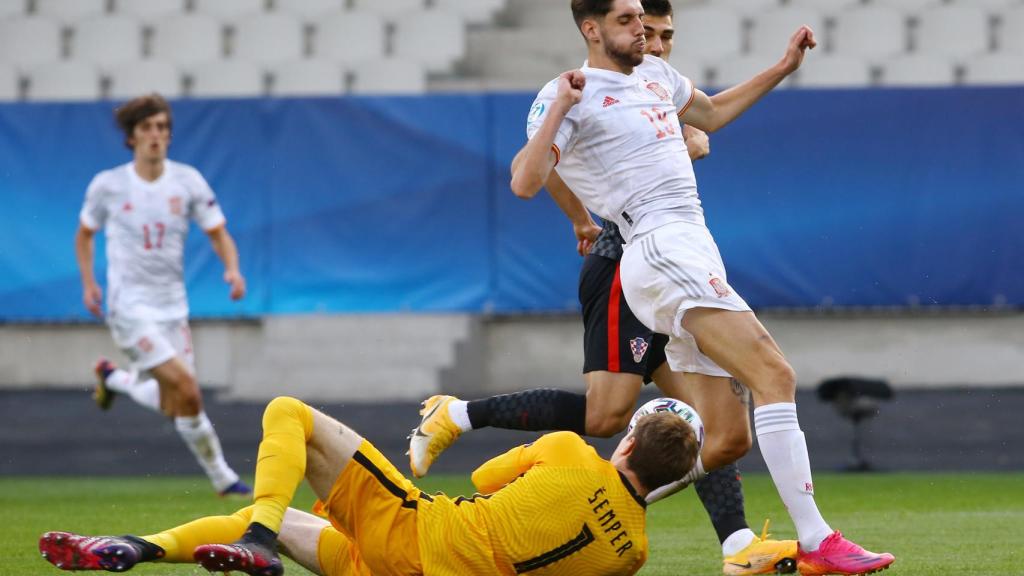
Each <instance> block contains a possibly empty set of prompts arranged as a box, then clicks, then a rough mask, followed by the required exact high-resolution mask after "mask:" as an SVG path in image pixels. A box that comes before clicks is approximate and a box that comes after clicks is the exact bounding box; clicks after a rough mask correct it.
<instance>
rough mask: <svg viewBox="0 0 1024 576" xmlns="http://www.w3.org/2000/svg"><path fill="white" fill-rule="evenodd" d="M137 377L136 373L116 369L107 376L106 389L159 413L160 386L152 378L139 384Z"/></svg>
mask: <svg viewBox="0 0 1024 576" xmlns="http://www.w3.org/2000/svg"><path fill="white" fill-rule="evenodd" d="M138 376H139V375H138V373H137V372H134V371H128V370H121V369H120V368H118V369H116V370H114V371H113V372H111V373H110V375H109V376H107V388H109V389H111V390H113V391H114V392H117V393H118V394H124V395H126V396H129V397H130V398H131V399H132V400H134V401H135V402H136V403H138V404H141V405H142V406H145V407H146V408H149V409H150V410H152V411H154V412H159V411H160V384H159V383H158V382H157V381H156V380H155V379H154V378H148V379H146V380H143V381H141V382H139V379H138Z"/></svg>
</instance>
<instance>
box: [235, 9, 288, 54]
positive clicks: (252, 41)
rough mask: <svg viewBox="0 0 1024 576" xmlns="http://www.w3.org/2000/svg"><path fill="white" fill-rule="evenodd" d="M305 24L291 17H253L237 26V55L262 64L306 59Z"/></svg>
mask: <svg viewBox="0 0 1024 576" xmlns="http://www.w3.org/2000/svg"><path fill="white" fill-rule="evenodd" d="M302 51H303V33H302V24H301V23H300V22H299V20H298V19H296V18H295V17H294V16H292V15H289V14H253V15H251V16H248V17H245V18H243V19H242V20H239V21H238V23H237V24H236V25H235V44H234V53H233V56H234V57H235V58H238V59H240V60H248V61H250V62H256V63H259V64H274V63H278V62H285V61H289V60H298V59H300V58H301V57H302Z"/></svg>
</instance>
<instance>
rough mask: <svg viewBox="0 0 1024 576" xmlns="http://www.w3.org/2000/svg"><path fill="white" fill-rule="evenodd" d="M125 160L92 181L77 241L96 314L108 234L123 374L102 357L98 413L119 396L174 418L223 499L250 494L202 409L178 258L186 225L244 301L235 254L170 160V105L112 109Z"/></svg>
mask: <svg viewBox="0 0 1024 576" xmlns="http://www.w3.org/2000/svg"><path fill="white" fill-rule="evenodd" d="M115 118H116V120H117V123H118V125H119V126H120V128H121V129H122V130H123V131H124V134H125V145H126V146H127V147H128V148H129V149H130V150H132V153H133V159H132V161H131V162H128V163H126V164H122V165H120V166H117V167H115V168H111V169H110V170H104V171H103V172H100V173H99V174H97V175H96V176H95V177H94V178H93V180H92V182H91V183H90V184H89V188H88V191H87V192H86V197H85V204H84V206H83V207H82V211H81V213H80V215H79V226H78V232H77V234H76V235H75V255H76V257H77V260H78V268H79V272H80V273H81V276H82V293H83V294H82V297H83V300H84V302H85V306H86V308H88V309H89V311H90V312H92V313H93V314H94V315H96V316H102V315H103V312H102V299H103V292H102V290H101V288H100V285H99V283H97V281H96V277H95V275H94V273H93V253H94V246H95V241H94V236H95V234H96V231H98V230H99V229H101V228H105V229H106V239H107V313H106V322H107V325H108V326H109V328H110V332H111V335H112V336H113V339H114V343H115V344H116V345H117V347H118V348H120V349H121V350H122V351H123V352H124V353H125V355H126V356H128V358H129V359H130V360H131V365H130V369H129V370H122V369H118V368H117V367H115V366H114V364H113V363H111V362H109V361H107V360H100V361H99V362H98V363H97V365H96V369H95V370H96V377H97V385H96V391H95V394H94V398H95V400H96V402H97V404H99V406H100V407H101V408H103V409H107V408H109V407H110V403H111V402H112V401H113V399H114V397H115V396H116V395H117V394H125V395H127V396H129V397H131V398H132V399H133V400H135V401H136V402H137V403H139V404H141V405H143V406H145V407H147V408H150V409H152V410H154V411H157V412H162V413H164V414H166V415H167V416H170V417H172V418H173V419H174V427H175V429H177V431H178V434H180V435H181V438H182V439H183V440H184V441H185V444H187V445H188V447H189V450H191V451H192V454H193V455H194V456H195V457H196V460H198V462H199V464H200V466H202V468H203V470H204V471H205V472H206V475H207V476H208V477H209V478H210V482H211V483H212V484H213V487H214V489H215V490H216V491H217V492H218V493H220V494H221V495H224V496H228V495H232V496H234V495H238V496H248V495H249V494H250V493H251V492H252V490H251V489H250V488H249V487H248V486H246V485H245V483H243V482H241V481H240V480H239V478H238V474H236V473H235V471H234V470H232V469H231V467H230V466H228V464H227V462H226V461H225V460H224V454H223V452H222V450H221V445H220V440H219V439H218V438H217V432H216V431H215V430H214V429H213V424H211V423H210V419H209V418H207V416H206V413H205V412H204V411H203V402H202V396H201V393H200V391H199V385H198V384H197V382H196V378H195V366H194V361H193V350H192V337H191V333H190V331H189V326H188V302H187V300H186V297H185V282H184V273H183V254H184V251H185V238H186V236H187V234H188V229H189V221H190V220H192V221H195V222H196V223H197V224H198V225H199V226H200V227H201V228H202V229H203V230H204V231H205V232H206V234H207V235H208V236H209V238H210V243H211V244H212V246H213V250H214V252H216V253H217V256H219V257H220V259H221V261H222V262H223V263H224V281H225V282H227V283H228V284H229V285H230V297H231V299H232V300H238V299H240V298H242V297H243V296H244V295H245V278H244V277H243V276H242V274H241V272H240V271H239V268H238V249H237V248H236V246H235V242H234V240H233V239H232V238H231V235H230V234H229V233H228V230H227V227H226V226H225V220H224V214H223V213H222V212H221V209H220V206H219V205H218V204H217V198H216V197H215V196H214V194H213V190H211V189H210V186H209V185H208V184H207V183H206V180H205V179H203V177H202V175H201V174H200V173H199V172H198V171H197V170H196V169H195V168H193V167H191V166H188V165H185V164H181V163H179V162H174V161H172V160H169V159H168V158H167V148H168V146H169V144H170V141H171V122H172V119H171V108H170V106H169V105H168V104H167V101H166V100H164V99H163V98H162V97H160V96H159V95H157V94H151V95H148V96H142V97H140V98H136V99H134V100H132V101H130V102H127V103H125V104H124V105H123V106H121V107H120V108H118V109H117V110H116V111H115Z"/></svg>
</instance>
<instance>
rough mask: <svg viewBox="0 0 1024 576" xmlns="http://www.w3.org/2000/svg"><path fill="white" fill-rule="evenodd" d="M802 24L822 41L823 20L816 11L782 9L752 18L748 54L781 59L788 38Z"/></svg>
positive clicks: (823, 31) (808, 9)
mask: <svg viewBox="0 0 1024 576" xmlns="http://www.w3.org/2000/svg"><path fill="white" fill-rule="evenodd" d="M804 24H806V25H808V26H810V27H811V29H812V30H814V32H815V34H817V35H818V40H819V41H820V40H821V39H822V35H823V34H824V33H825V19H824V18H823V17H822V15H821V13H820V12H818V11H816V10H813V9H810V8H782V9H779V10H771V11H768V12H762V13H761V14H758V15H757V16H756V17H754V28H753V30H752V31H751V35H750V52H751V53H753V54H772V55H773V56H775V57H776V58H781V57H782V54H783V53H784V52H785V51H786V45H787V43H788V42H789V38H790V36H792V35H793V32H796V29H797V28H799V27H800V26H801V25H804Z"/></svg>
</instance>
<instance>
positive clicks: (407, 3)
mask: <svg viewBox="0 0 1024 576" xmlns="http://www.w3.org/2000/svg"><path fill="white" fill-rule="evenodd" d="M352 1H353V5H352V9H353V10H355V11H358V12H368V13H371V14H378V15H380V16H387V17H391V16H399V15H401V14H405V13H406V12H411V11H414V10H423V9H424V8H426V7H427V2H426V1H425V0H352Z"/></svg>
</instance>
